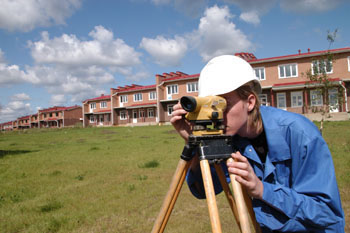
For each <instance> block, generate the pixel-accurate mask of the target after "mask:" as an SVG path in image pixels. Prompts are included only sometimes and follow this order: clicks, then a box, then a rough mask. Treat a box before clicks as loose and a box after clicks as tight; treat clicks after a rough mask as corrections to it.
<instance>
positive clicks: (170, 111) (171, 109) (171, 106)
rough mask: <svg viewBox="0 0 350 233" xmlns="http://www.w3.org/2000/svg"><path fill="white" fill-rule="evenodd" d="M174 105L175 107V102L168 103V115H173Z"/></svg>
mask: <svg viewBox="0 0 350 233" xmlns="http://www.w3.org/2000/svg"><path fill="white" fill-rule="evenodd" d="M173 107H174V105H173V104H169V105H168V107H167V108H168V116H171V114H172V113H173Z"/></svg>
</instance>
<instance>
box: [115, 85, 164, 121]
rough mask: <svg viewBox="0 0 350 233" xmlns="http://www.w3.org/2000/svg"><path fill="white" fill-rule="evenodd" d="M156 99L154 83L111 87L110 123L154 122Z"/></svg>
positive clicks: (156, 117)
mask: <svg viewBox="0 0 350 233" xmlns="http://www.w3.org/2000/svg"><path fill="white" fill-rule="evenodd" d="M157 99H158V98H157V91H156V85H147V86H142V85H136V84H132V85H130V86H129V85H126V86H124V87H118V88H115V89H114V88H111V102H112V108H113V111H112V120H113V122H112V124H113V125H128V124H139V125H140V124H155V123H156V122H158V115H157Z"/></svg>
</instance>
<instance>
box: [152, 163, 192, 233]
mask: <svg viewBox="0 0 350 233" xmlns="http://www.w3.org/2000/svg"><path fill="white" fill-rule="evenodd" d="M189 167H190V161H185V160H183V159H180V161H179V163H178V165H177V168H176V171H175V174H174V176H173V178H172V181H171V184H170V187H169V190H168V193H167V194H166V196H165V199H164V201H163V205H162V207H161V210H160V212H159V214H158V217H157V219H156V221H155V223H154V225H153V229H152V233H162V232H163V231H164V229H165V226H166V224H167V222H168V220H169V217H170V214H171V212H172V210H173V208H174V205H175V202H176V200H177V197H178V196H179V193H180V190H181V187H182V185H183V183H184V181H185V178H186V173H187V171H188V169H189Z"/></svg>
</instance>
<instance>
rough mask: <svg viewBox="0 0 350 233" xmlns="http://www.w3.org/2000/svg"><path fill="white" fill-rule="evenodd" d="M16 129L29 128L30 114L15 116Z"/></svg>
mask: <svg viewBox="0 0 350 233" xmlns="http://www.w3.org/2000/svg"><path fill="white" fill-rule="evenodd" d="M17 123H18V129H29V128H30V116H29V115H28V116H23V117H19V118H17Z"/></svg>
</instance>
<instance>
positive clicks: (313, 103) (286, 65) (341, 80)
mask: <svg viewBox="0 0 350 233" xmlns="http://www.w3.org/2000/svg"><path fill="white" fill-rule="evenodd" d="M327 52H328V51H316V52H310V50H309V49H308V51H307V52H305V53H301V51H300V50H299V52H298V53H297V54H293V55H287V56H279V57H271V58H264V59H257V58H255V56H254V55H252V54H247V53H239V54H236V55H237V56H240V57H243V58H245V59H246V60H247V61H248V62H249V63H250V64H251V65H252V67H253V68H254V70H255V73H256V76H257V77H258V78H259V79H260V82H261V85H262V89H263V90H262V94H261V95H260V96H259V98H260V100H261V103H262V104H263V105H269V106H274V107H277V108H281V109H284V110H287V111H291V112H296V113H300V114H312V113H313V112H314V111H315V110H317V109H318V108H319V107H321V106H322V105H323V102H324V100H325V98H329V103H330V105H331V107H332V108H331V111H332V112H348V111H349V87H350V48H341V49H333V50H330V51H329V52H330V53H331V54H332V55H333V61H331V62H330V63H332V64H330V63H328V61H326V60H324V61H323V62H324V68H325V69H326V72H327V76H328V78H329V80H331V82H332V83H333V84H334V88H333V89H331V90H330V91H329V96H328V97H326V96H322V94H321V93H320V91H319V90H317V88H316V87H315V85H312V84H310V80H309V79H308V78H307V76H306V73H307V72H308V71H311V72H312V73H313V70H314V69H313V68H314V66H320V64H318V63H319V60H322V59H324V58H325V56H326V55H327ZM339 97H340V98H339Z"/></svg>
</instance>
